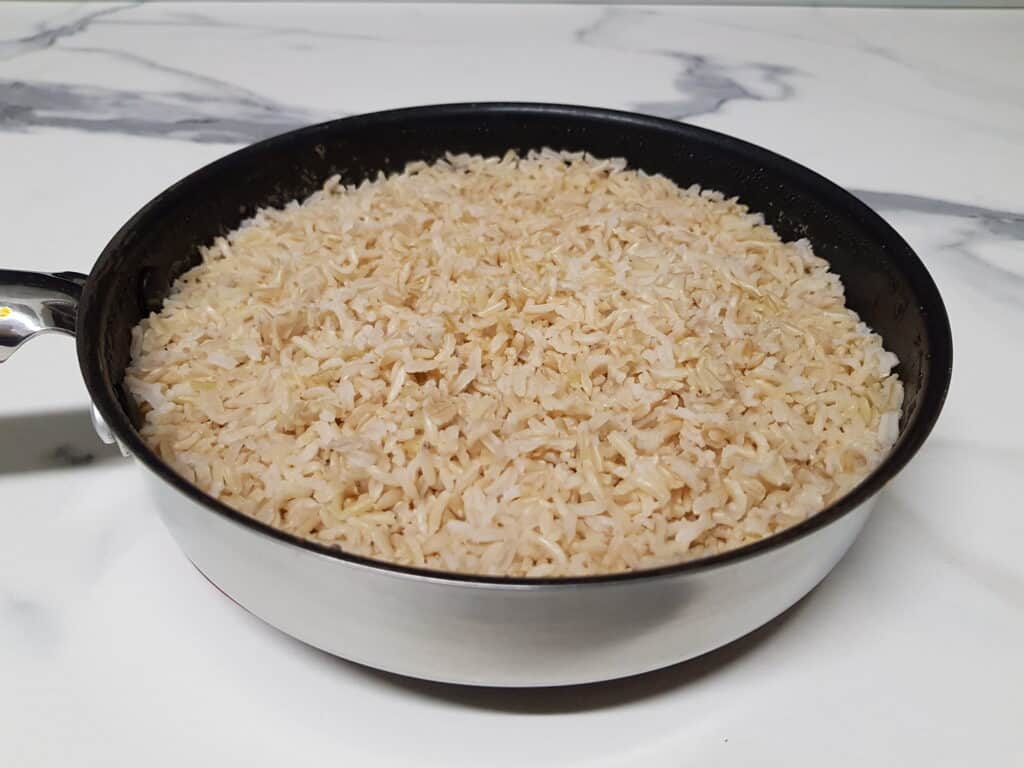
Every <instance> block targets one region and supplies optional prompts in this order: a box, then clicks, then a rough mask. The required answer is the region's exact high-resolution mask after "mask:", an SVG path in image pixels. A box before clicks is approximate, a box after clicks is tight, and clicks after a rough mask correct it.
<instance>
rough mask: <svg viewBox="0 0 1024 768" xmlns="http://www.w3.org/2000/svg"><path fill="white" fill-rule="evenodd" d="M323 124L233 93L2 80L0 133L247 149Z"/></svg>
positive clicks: (316, 118) (265, 101)
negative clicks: (76, 133)
mask: <svg viewBox="0 0 1024 768" xmlns="http://www.w3.org/2000/svg"><path fill="white" fill-rule="evenodd" d="M320 119H321V117H320V116H318V115H313V114H311V113H309V112H306V111H304V110H301V109H297V108H293V107H289V106H287V105H283V104H278V103H275V102H273V101H270V100H268V99H254V98H252V97H249V96H244V95H239V94H235V93H232V92H214V93H196V92H194V91H186V90H178V91H170V92H145V91H134V90H125V89H117V88H101V87H98V86H82V85H68V84H62V83H32V82H25V81H20V80H3V79H0V130H7V131H24V130H29V129H32V128H39V127H50V128H71V129H75V130H80V131H88V132H93V133H117V134H127V135H132V136H158V137H162V138H169V139H181V140H185V141H196V142H218V143H228V144H245V143H249V142H252V141H257V140H259V139H263V138H266V137H268V136H273V135H275V134H278V133H282V132H284V131H288V130H291V129H292V128H296V127H298V126H301V125H307V124H309V123H313V122H318V121H319V120H320Z"/></svg>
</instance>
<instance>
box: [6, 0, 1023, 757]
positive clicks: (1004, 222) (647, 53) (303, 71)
mask: <svg viewBox="0 0 1024 768" xmlns="http://www.w3.org/2000/svg"><path fill="white" fill-rule="evenodd" d="M1021 40H1024V12H1014V11H920V10H909V11H906V10H893V11H868V10H824V9H772V8H766V9H749V8H735V7H734V8H710V7H705V8H682V7H677V8H667V7H662V8H653V9H650V8H639V7H636V6H632V7H630V8H628V9H617V8H610V7H589V6H561V7H558V6H552V7H545V6H535V5H534V6H518V7H511V6H475V7H474V6H467V5H462V6H445V5H418V6H416V5H412V6H399V5H340V6H337V5H327V4H316V5H297V4H291V3H281V4H277V3H267V4H259V5H233V4H228V5H214V4H206V3H187V4H167V5H158V4H153V5H148V4H147V5H143V6H105V5H97V4H88V5H86V6H63V5H58V4H54V3H39V4H11V3H5V4H3V5H2V6H0V210H2V211H3V212H4V213H3V218H2V222H3V239H4V243H3V250H2V257H0V263H2V264H3V266H5V267H16V268H25V269H45V270H64V269H74V270H79V271H88V269H89V267H90V265H91V263H92V261H93V259H94V258H95V256H96V254H98V252H99V251H100V249H101V248H102V246H103V245H104V243H105V242H106V240H107V239H108V237H109V236H110V235H111V234H112V233H113V232H114V231H115V230H116V229H117V228H118V226H119V225H120V224H121V223H122V222H123V221H124V220H125V219H126V218H127V217H128V216H129V215H130V214H131V213H132V212H134V211H135V210H136V209H137V208H138V207H139V206H140V205H141V204H142V203H144V202H145V201H146V200H148V199H149V198H150V197H151V196H153V195H154V194H156V193H157V192H159V191H160V190H161V189H162V188H163V187H165V186H166V185H168V184H169V183H171V182H172V181H174V180H175V179H177V178H179V177H181V176H182V175H184V174H186V173H187V172H189V171H191V170H193V169H195V168H197V167H198V166H200V165H202V164H204V163H206V162H208V161H209V160H212V159H213V158H215V157H218V156H220V155H222V154H224V153H226V152H228V151H230V150H231V149H232V148H234V147H237V146H239V145H241V144H244V143H247V142H249V141H252V140H254V139H257V138H260V137H263V136H267V135H270V134H273V133H276V132H280V131H282V130H285V129H288V128H291V127H293V126H297V125H299V124H302V123H308V122H313V121H319V120H322V119H326V118H329V117H334V116H339V115H343V114H350V113H357V112H363V111H368V110H374V109H379V108H385V107H394V106H400V105H411V104H422V103H430V102H446V101H463V100H473V99H486V100H509V99H524V100H542V101H561V102H577V103H586V104H594V105H603V106H613V107H619V108H629V109H636V110H640V111H644V112H651V113H656V114H660V115H665V116H670V117H673V118H678V119H685V120H689V121H692V122H695V123H698V124H700V125H704V126H708V127H711V128H715V129H718V130H721V131H725V132H727V133H732V134H734V135H737V136H740V137H742V138H745V139H748V140H750V141H753V142H755V143H758V144H762V145H764V146H767V147H769V148H771V149H774V150H776V151H778V152H781V153H783V154H785V155H788V156H790V157H793V158H794V159H796V160H798V161H800V162H803V163H805V164H806V165H809V166H810V167H812V168H814V169H816V170H818V171H820V172H822V173H824V174H825V175H827V176H829V177H831V178H833V179H835V180H836V181H838V182H839V183H841V184H843V185H845V186H847V187H848V188H850V189H852V190H854V191H855V192H856V194H858V195H860V196H861V197H862V198H864V199H865V200H866V201H867V202H868V203H870V204H871V205H873V206H875V207H876V208H877V209H878V210H879V211H880V212H881V213H882V214H883V215H884V216H885V217H887V218H888V219H889V220H890V221H891V222H892V223H893V224H894V225H895V226H896V228H897V229H899V230H900V232H901V233H902V234H903V235H904V236H905V237H906V238H907V239H908V240H909V241H910V242H911V244H912V245H913V246H914V247H915V248H916V249H917V250H918V252H919V253H920V255H921V257H922V259H923V260H924V261H925V263H926V264H927V265H928V267H929V269H930V270H931V272H932V274H933V275H934V277H935V279H936V281H937V282H938V284H939V287H940V289H941V290H942V292H943V294H944V296H945V299H946V302H947V304H948V308H949V312H950V315H951V319H952V323H953V329H954V336H955V342H956V357H957V360H956V370H955V373H954V381H953V387H952V391H951V393H950V397H949V401H948V405H947V407H946V411H945V413H944V415H943V417H942V419H941V421H940V423H939V424H938V426H937V428H936V431H935V433H934V435H933V437H932V438H931V440H930V441H929V442H928V444H927V445H926V446H925V448H924V449H923V450H922V451H921V453H920V455H919V456H918V458H917V459H916V460H915V461H914V462H913V463H912V464H911V465H910V467H909V468H908V469H906V470H905V471H904V472H903V473H902V474H901V475H900V476H899V477H898V478H897V479H896V480H895V481H893V482H892V483H891V484H890V485H889V486H888V487H887V488H886V489H885V491H884V492H883V496H882V498H881V499H880V501H879V505H878V511H877V512H876V514H875V516H874V517H873V519H872V520H871V522H870V523H869V525H868V527H867V529H866V530H865V533H864V535H863V537H862V538H861V539H860V540H859V541H858V543H857V544H856V545H855V547H854V549H853V550H852V551H851V552H850V554H849V555H848V557H847V558H846V559H845V560H844V561H843V562H842V563H841V564H840V565H839V567H838V568H837V569H836V571H835V572H834V573H833V574H832V576H831V577H829V578H828V579H827V580H826V581H825V583H824V584H823V585H822V586H821V587H820V588H819V589H817V590H816V591H815V592H814V593H812V594H811V595H810V596H809V597H808V598H807V599H805V600H804V601H803V602H802V603H800V604H799V605H798V606H797V607H796V608H794V609H793V610H791V611H790V612H789V613H787V614H786V615H785V616H784V617H782V618H781V619H780V620H777V621H776V622H774V623H773V624H771V625H769V626H768V627H767V628H765V629H763V630H761V631H759V632H757V633H755V634H754V635H753V636H751V637H749V638H746V639H744V640H742V641H739V642H737V643H735V644H733V645H732V646H729V647H728V648H726V649H724V650H722V651H719V652H716V653H713V654H711V655H710V656H708V657H705V658H702V659H699V660H697V661H694V662H691V663H687V664H683V665H681V666H679V667H676V668H673V669H669V670H666V671H663V672H659V673H654V674H650V675H646V676H643V677H640V678H636V679H631V680H627V681H621V682H617V683H611V684H606V685H600V686H592V687H586V688H582V689H563V690H555V691H513V692H501V691H490V690H474V689H465V688H456V687H449V686H440V685H430V684H426V683H418V682H413V681H408V680H403V679H398V678H394V677H391V676H388V675H384V674H379V673H375V672H370V671H367V670H365V669H362V668H359V667H357V666H354V665H352V664H348V663H345V662H342V661H338V660H335V659H333V658H330V657H328V656H325V655H323V654H321V653H318V652H316V651H312V650H310V649H309V648H307V647H304V646H302V645H300V644H299V643H297V642H295V641H293V640H291V639H289V638H287V637H285V636H284V635H282V634H280V633H278V632H277V631H275V630H273V629H270V628H269V627H267V626H265V625H263V624H262V623H260V622H259V621H258V620H256V619H254V618H252V617H250V616H249V615H247V614H246V613H245V612H243V611H241V610H240V609H238V608H236V607H235V606H234V605H232V604H231V603H230V602H228V601H227V600H226V599H225V598H223V597H222V596H221V595H220V594H218V593H217V592H216V591H215V590H213V589H212V588H210V586H209V585H208V584H207V583H206V582H205V581H204V580H203V579H202V577H200V576H199V574H198V573H196V572H195V571H194V570H193V569H192V568H191V567H189V565H188V562H187V561H186V560H185V558H184V557H183V556H182V555H181V554H180V553H179V551H178V550H177V548H176V547H175V545H174V543H173V541H172V540H171V538H170V536H169V535H168V533H167V532H166V531H165V530H164V529H163V527H162V526H161V524H160V522H159V521H158V520H157V517H156V515H155V513H154V511H153V509H151V507H150V505H149V504H148V503H147V501H146V499H145V497H144V496H143V495H142V493H141V489H140V488H139V485H138V481H137V478H136V474H135V472H134V471H133V470H132V468H131V466H130V464H128V463H127V462H125V461H123V460H121V459H120V458H118V457H114V456H113V455H112V454H111V453H110V452H109V451H108V450H104V449H101V448H100V447H99V444H98V442H97V441H96V440H95V439H94V438H93V437H92V436H91V434H90V432H89V429H88V426H87V416H86V415H85V414H86V412H85V406H86V403H87V399H86V395H85V390H84V387H83V385H82V384H81V381H80V379H79V375H78V371H77V366H76V363H75V360H74V355H73V348H72V344H71V343H70V342H69V341H68V340H67V339H66V338H61V337H52V336H51V337H46V338H43V339H39V340H37V341H36V342H34V343H32V344H30V345H28V346H27V347H26V348H25V349H23V350H21V351H20V352H19V353H18V355H17V356H16V357H15V358H14V359H13V360H12V361H10V362H9V363H7V364H5V365H4V366H3V369H2V370H0V381H2V392H3V397H2V398H0V428H2V432H0V435H2V437H3V443H2V445H0V499H2V500H3V504H2V506H3V510H2V511H0V515H2V518H3V522H4V526H5V527H4V533H3V536H2V537H0V765H3V766H11V767H12V768H13V767H14V766H36V765H38V766H120V765H126V766H127V765H131V766H136V765H146V766H181V765H193V764H194V765H236V764H245V765H248V766H252V767H255V766H272V765H275V766H276V765H303V764H310V763H313V762H314V761H315V762H317V763H318V764H319V763H327V762H328V761H330V762H331V763H334V764H338V765H358V766H409V765H427V766H434V765H437V766H488V767H489V768H497V767H498V766H506V765H507V766H513V765H514V766H560V767H564V766H644V767H645V768H650V767H657V766H682V765H703V766H732V765H741V766H746V765H787V766H804V765H806V766H811V765H828V766H864V765H869V766H873V767H875V768H877V767H878V766H889V765H892V766H908V765H928V766H945V765H949V766H961V765H984V766H1011V765H1021V764H1024V741H1022V740H1021V738H1020V735H1019V731H1018V730H1017V729H1018V728H1019V723H1020V717H1021V715H1022V714H1024V558H1021V556H1020V547H1021V545H1022V544H1024V509H1022V503H1021V493H1020V490H1019V482H1020V481H1019V480H1018V479H1016V478H1019V477H1020V476H1021V469H1022V468H1024V444H1022V439H1021V428H1022V427H1024V409H1022V405H1021V399H1020V396H1019V392H1020V386H1021V384H1020V382H1021V378H1022V376H1024V364H1022V362H1021V356H1022V353H1024V341H1022V338H1024V249H1022V243H1024V200H1022V197H1021V190H1022V186H1021V180H1022V179H1024V84H1022V81H1021V78H1020V73H1021V71H1024V46H1022V45H1021ZM90 456H91V457H92V461H91V463H88V464H85V465H78V464H79V461H80V460H83V459H88V458H89V457H90Z"/></svg>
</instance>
